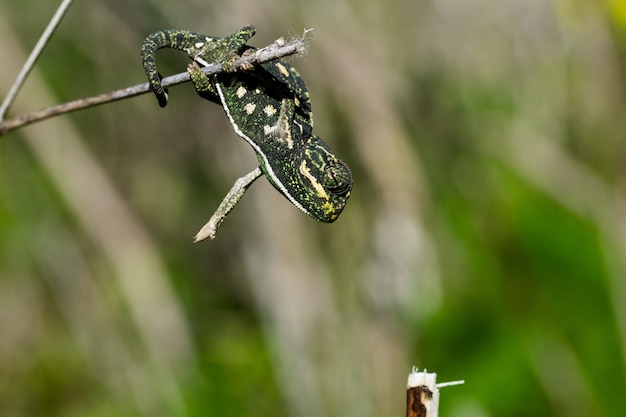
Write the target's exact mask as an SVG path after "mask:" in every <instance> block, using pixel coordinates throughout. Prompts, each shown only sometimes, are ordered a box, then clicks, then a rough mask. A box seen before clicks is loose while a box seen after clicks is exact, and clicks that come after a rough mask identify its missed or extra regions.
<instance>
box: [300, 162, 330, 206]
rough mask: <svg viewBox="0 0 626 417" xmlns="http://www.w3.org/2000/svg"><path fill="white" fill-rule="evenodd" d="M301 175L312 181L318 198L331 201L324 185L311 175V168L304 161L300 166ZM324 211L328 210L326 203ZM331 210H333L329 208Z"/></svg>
mask: <svg viewBox="0 0 626 417" xmlns="http://www.w3.org/2000/svg"><path fill="white" fill-rule="evenodd" d="M300 173H301V174H302V175H303V176H304V177H305V178H306V179H307V180H309V181H311V185H312V186H313V188H314V189H315V193H316V194H317V196H318V197H319V198H322V199H324V200H326V201H328V200H329V198H328V194H327V193H326V191H325V190H324V187H322V184H320V183H319V182H318V181H317V180H316V179H315V177H314V176H313V175H311V171H310V170H309V168H308V167H307V166H306V161H302V163H301V164H300ZM324 209H326V203H324ZM329 209H332V208H330V207H329Z"/></svg>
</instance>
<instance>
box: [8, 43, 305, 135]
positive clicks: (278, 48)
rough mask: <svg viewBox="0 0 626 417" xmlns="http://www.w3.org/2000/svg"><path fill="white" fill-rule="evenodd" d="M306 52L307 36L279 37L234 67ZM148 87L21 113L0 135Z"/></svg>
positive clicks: (217, 68)
mask: <svg viewBox="0 0 626 417" xmlns="http://www.w3.org/2000/svg"><path fill="white" fill-rule="evenodd" d="M305 52H306V45H305V40H304V39H300V38H296V39H294V40H292V41H291V42H289V43H287V44H286V43H285V41H284V40H283V39H282V38H280V39H278V40H277V41H275V42H274V43H273V44H271V45H268V46H266V47H265V48H261V49H257V50H256V51H255V53H252V54H246V55H245V56H242V57H240V58H238V59H236V60H235V64H234V68H235V70H239V69H245V68H249V66H250V65H255V64H262V63H264V62H268V61H271V60H273V59H277V58H281V57H285V56H288V55H293V54H302V53H305ZM202 71H203V72H204V73H205V74H207V75H214V74H219V73H221V72H223V69H222V66H221V65H220V64H213V65H209V66H206V67H203V68H202ZM189 80H190V77H189V74H188V73H186V72H184V73H180V74H176V75H172V76H169V77H166V78H164V79H163V80H162V85H163V87H171V86H174V85H178V84H182V83H185V82H187V81H189ZM149 91H150V85H149V84H148V83H144V84H138V85H134V86H132V87H127V88H123V89H121V90H116V91H111V92H108V93H103V94H99V95H97V96H92V97H87V98H81V99H78V100H74V101H70V102H67V103H63V104H59V105H56V106H53V107H48V108H47V109H43V110H39V111H35V112H32V113H28V114H25V115H22V116H18V117H15V118H13V119H9V120H6V121H4V122H0V136H4V135H6V134H7V133H9V132H11V131H13V130H15V129H17V128H20V127H23V126H26V125H29V124H31V123H35V122H40V121H42V120H45V119H48V118H50V117H53V116H57V115H60V114H65V113H70V112H73V111H76V110H82V109H85V108H88V107H93V106H97V105H100V104H104V103H109V102H112V101H117V100H122V99H125V98H130V97H134V96H137V95H140V94H145V93H147V92H149Z"/></svg>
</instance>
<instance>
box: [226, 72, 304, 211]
mask: <svg viewBox="0 0 626 417" xmlns="http://www.w3.org/2000/svg"><path fill="white" fill-rule="evenodd" d="M215 88H216V89H217V93H218V94H219V96H220V100H221V101H222V106H223V107H224V111H225V112H226V115H227V116H228V119H229V120H230V124H231V125H233V128H234V129H235V133H237V134H238V135H239V136H241V137H242V138H243V139H244V140H245V141H246V142H248V144H250V146H252V148H253V149H254V150H255V151H256V153H258V154H259V155H261V158H263V162H264V165H265V171H266V172H267V174H268V175H269V176H270V177H271V178H272V181H273V182H274V184H276V186H277V187H278V189H279V190H280V192H281V193H283V195H284V196H285V197H287V199H288V200H289V201H291V204H293V205H294V206H296V207H297V208H299V209H300V210H302V211H303V212H304V213H306V214H308V215H309V216H312V214H311V213H309V211H308V210H307V209H305V208H304V207H303V206H302V204H300V203H299V202H298V201H297V200H296V199H295V198H294V197H293V196H292V195H291V194H289V191H288V190H287V188H286V187H285V186H284V185H283V183H282V182H280V180H279V179H278V177H277V176H276V174H275V173H274V169H273V168H272V165H271V164H270V161H269V160H268V159H267V155H265V154H264V153H263V151H261V148H260V147H259V145H257V144H256V143H254V141H253V140H252V139H250V138H249V137H248V136H246V134H245V133H243V132H242V131H241V129H240V128H239V126H238V125H237V123H236V122H235V119H233V115H232V114H231V113H230V108H229V107H228V104H227V103H226V98H225V97H224V92H223V91H222V85H221V84H220V83H215Z"/></svg>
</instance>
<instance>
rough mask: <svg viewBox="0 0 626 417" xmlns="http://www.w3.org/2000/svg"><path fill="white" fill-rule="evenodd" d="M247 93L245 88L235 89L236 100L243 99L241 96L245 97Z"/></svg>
mask: <svg viewBox="0 0 626 417" xmlns="http://www.w3.org/2000/svg"><path fill="white" fill-rule="evenodd" d="M247 92H248V90H246V88H245V87H239V88H238V89H237V93H236V94H237V97H238V98H243V96H245V95H246V93H247Z"/></svg>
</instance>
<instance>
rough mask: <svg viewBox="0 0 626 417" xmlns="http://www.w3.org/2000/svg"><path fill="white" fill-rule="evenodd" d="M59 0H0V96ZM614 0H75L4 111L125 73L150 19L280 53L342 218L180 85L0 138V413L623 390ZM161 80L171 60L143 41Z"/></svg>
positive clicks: (51, 100) (527, 405)
mask: <svg viewBox="0 0 626 417" xmlns="http://www.w3.org/2000/svg"><path fill="white" fill-rule="evenodd" d="M54 7H56V3H55V2H41V1H35V0H20V1H17V0H13V1H5V2H4V3H3V4H2V5H0V56H1V57H2V58H1V65H0V95H1V96H2V97H4V95H5V94H6V92H7V91H8V89H9V87H10V84H11V83H12V82H13V79H14V78H15V76H16V74H17V72H18V71H19V68H20V66H21V65H22V63H23V62H24V59H25V57H26V55H27V54H28V52H29V51H30V49H31V48H32V46H33V45H34V43H35V41H36V39H37V38H38V36H39V34H40V33H41V31H42V30H43V28H44V27H45V25H46V23H47V21H48V19H49V18H50V16H51V15H52V13H53V12H54ZM625 10H626V9H625V8H624V4H623V2H621V1H618V0H616V1H606V2H592V1H583V0H567V1H559V2H546V1H539V0H530V1H518V0H506V1H485V0H469V1H458V0H431V1H425V0H418V1H403V0H397V1H388V0H384V1H383V0H368V1H365V2H357V1H347V2H342V1H324V0H319V1H314V2H313V1H301V0H295V1H294V0H278V1H276V0H275V1H266V0H261V1H258V0H254V1H253V0H234V1H185V2H177V1H174V2H172V1H157V0H149V1H137V0H133V1H119V0H118V1H109V2H76V3H75V4H74V6H73V7H72V8H71V9H70V11H69V14H68V15H67V16H66V18H65V19H64V21H63V22H62V24H61V26H60V28H59V30H58V31H57V33H55V35H54V37H53V38H52V41H51V42H50V44H49V45H48V47H47V48H46V50H45V52H44V54H43V55H42V56H41V58H40V60H39V62H38V64H37V67H36V70H35V71H34V72H33V73H32V75H31V77H30V78H29V80H28V82H27V84H26V86H25V88H24V90H23V91H22V93H21V94H20V96H19V98H18V101H17V103H16V104H15V106H14V107H13V109H12V111H11V115H18V114H21V113H24V112H26V111H28V110H34V109H38V108H41V107H44V106H47V105H52V104H56V103H60V102H63V101H66V100H70V99H74V98H80V97H85V96H89V95H94V94H97V93H101V92H105V91H110V90H113V89H117V88H122V87H125V86H129V85H133V84H137V83H140V82H143V81H144V76H143V74H142V69H141V66H140V62H139V48H140V45H141V42H142V40H143V38H144V37H145V36H146V35H147V34H148V33H150V32H151V31H154V30H158V29H165V28H181V29H189V30H194V31H198V32H204V33H207V34H211V35H216V36H220V35H227V34H229V33H232V32H233V31H235V30H236V29H238V28H240V27H241V26H244V25H245V24H254V25H255V26H256V28H257V36H255V38H253V41H252V43H253V44H254V45H257V46H262V45H265V44H267V43H270V42H271V41H273V40H274V39H275V38H277V37H279V36H284V35H289V34H292V35H293V34H295V35H298V34H301V33H302V32H303V30H304V29H305V28H311V27H312V28H314V29H315V36H316V37H315V40H314V42H313V43H312V44H311V47H310V51H309V53H308V55H307V56H306V57H302V58H292V59H290V62H292V63H293V64H294V65H295V66H296V67H297V68H298V69H299V70H300V72H301V73H302V75H303V76H304V78H305V80H306V81H307V85H308V87H309V90H310V93H311V96H312V100H313V108H314V111H315V118H316V126H315V130H316V132H317V133H318V134H319V135H320V136H322V137H323V138H324V139H325V140H326V141H327V142H328V143H329V144H330V146H331V147H333V149H334V150H335V151H336V152H337V154H338V155H339V156H340V157H342V158H343V159H344V160H346V161H347V162H348V163H349V164H350V166H351V167H352V169H353V172H354V178H355V185H354V190H353V196H352V197H351V201H350V202H349V204H348V207H347V208H346V210H345V211H344V213H343V214H342V215H341V217H340V218H339V220H338V221H337V222H336V223H334V224H332V225H326V224H320V223H316V222H315V221H314V220H312V219H310V218H308V217H306V216H304V215H303V214H301V213H300V212H299V211H298V210H297V209H295V208H294V207H293V206H291V205H290V204H289V203H288V202H287V201H286V200H285V199H284V198H282V197H281V196H280V195H279V194H278V193H277V192H275V191H274V190H273V188H272V187H271V186H270V185H268V184H267V182H266V181H265V180H260V181H258V182H257V183H256V184H255V185H254V186H253V187H252V188H251V189H250V191H249V192H248V193H247V194H246V196H245V197H244V198H243V200H242V201H241V202H240V204H239V206H238V207H237V209H236V210H234V211H233V212H232V213H231V215H230V216H229V218H228V220H227V221H226V223H225V224H224V226H223V227H222V229H221V230H220V232H219V233H218V237H217V239H216V240H215V241H212V242H204V243H202V244H197V245H194V244H192V243H191V237H192V236H193V235H194V233H195V232H196V231H197V229H198V228H199V227H200V226H201V225H202V224H204V222H205V221H206V220H207V219H208V217H209V216H210V214H211V213H212V211H213V210H214V209H215V207H216V206H217V205H218V203H219V201H220V200H221V198H222V197H223V195H224V194H225V193H226V191H227V190H228V189H229V188H230V186H231V184H232V183H233V181H234V180H235V179H236V178H237V177H238V176H240V175H243V174H244V173H246V172H248V171H249V170H251V169H252V168H253V167H254V166H255V158H254V155H253V153H252V151H251V149H249V147H248V146H247V145H246V144H245V143H244V142H243V141H242V140H240V139H239V138H237V137H236V135H235V134H234V132H233V131H232V129H231V128H230V126H229V125H228V123H227V119H226V117H225V115H224V114H223V112H222V111H221V110H220V108H219V107H217V106H215V105H213V104H211V103H208V102H206V101H203V100H201V99H200V98H198V97H197V96H196V95H195V94H194V92H193V90H192V88H191V87H190V86H189V85H185V86H182V87H177V88H174V89H172V90H171V91H170V97H171V101H170V104H169V105H168V107H166V108H165V109H160V108H159V107H158V106H157V103H156V100H155V99H154V97H151V96H148V95H146V96H143V97H139V98H135V99H132V100H126V101H122V102H118V103H114V104H109V105H105V106H101V107H97V108H93V109H89V110H86V111H82V112H78V113H74V114H71V115H65V116H61V117H59V118H56V119H54V120H50V121H47V122H44V123H41V124H38V125H33V126H30V127H27V128H24V129H22V130H20V131H17V132H14V133H12V134H10V135H9V136H7V137H2V138H0V415H2V416H40V415H41V416H64V417H67V416H70V417H71V416H86V415H88V416H150V417H154V416H207V415H209V416H220V417H228V416H237V417H241V416H256V417H264V416H267V417H270V416H271V417H275V416H294V417H308V416H311V417H313V416H315V417H319V416H328V417H339V416H342V417H348V416H359V417H367V416H401V415H403V413H404V396H405V393H404V389H405V380H406V376H407V374H408V372H409V371H410V367H411V365H417V366H419V367H420V368H423V367H427V368H428V369H429V370H434V371H436V372H437V373H438V375H439V380H440V381H441V382H443V381H447V380H455V379H465V380H466V385H464V386H461V387H454V388H446V389H445V390H443V391H442V398H441V405H440V415H441V416H446V417H460V416H463V417H469V416H471V417H479V416H481V417H482V416H506V417H515V416H520V417H521V416H529V415H541V416H546V417H547V416H555V417H556V416H567V417H575V416H621V415H623V412H624V411H623V410H625V409H626V396H624V393H625V392H626V372H625V369H626V366H625V358H626V346H625V343H626V267H625V259H626V203H625V202H626V199H625V197H626V194H625V193H626V191H625V190H626V170H625V169H624V167H626V122H625V121H626V118H625V117H624V114H625V111H626V95H625V92H626V17H625V16H626V12H625ZM159 59H160V63H161V65H162V70H163V72H164V73H173V72H180V71H182V70H184V68H185V65H186V60H185V57H184V56H183V54H181V53H176V52H165V51H164V52H163V53H162V54H161V55H160V56H159Z"/></svg>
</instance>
